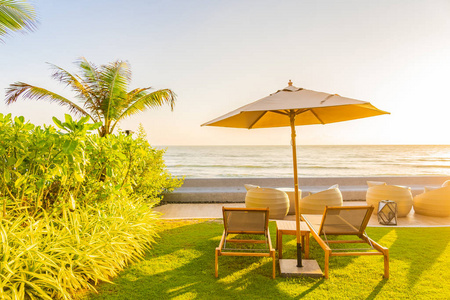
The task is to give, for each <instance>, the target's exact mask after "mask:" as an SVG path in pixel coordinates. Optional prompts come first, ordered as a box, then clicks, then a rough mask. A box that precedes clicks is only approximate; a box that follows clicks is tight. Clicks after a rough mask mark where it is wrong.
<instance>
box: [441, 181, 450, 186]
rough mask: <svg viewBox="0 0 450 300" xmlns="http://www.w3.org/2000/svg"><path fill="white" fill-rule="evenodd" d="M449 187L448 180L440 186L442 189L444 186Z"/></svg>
mask: <svg viewBox="0 0 450 300" xmlns="http://www.w3.org/2000/svg"><path fill="white" fill-rule="evenodd" d="M449 185H450V180H447V181H446V182H444V183H443V184H442V187H444V186H449Z"/></svg>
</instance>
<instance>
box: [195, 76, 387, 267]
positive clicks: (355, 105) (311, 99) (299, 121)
mask: <svg viewBox="0 0 450 300" xmlns="http://www.w3.org/2000/svg"><path fill="white" fill-rule="evenodd" d="M383 114H388V112H385V111H382V110H379V109H378V108H376V107H375V106H373V105H372V104H370V103H369V102H365V101H360V100H355V99H351V98H345V97H341V96H339V95H337V94H327V93H323V92H316V91H312V90H306V89H303V88H298V87H295V86H293V85H292V82H291V81H290V80H289V83H288V86H287V87H285V88H284V89H282V90H279V91H277V92H276V93H273V94H271V95H269V96H267V97H265V98H262V99H260V100H257V101H255V102H252V103H250V104H247V105H245V106H242V107H240V108H238V109H236V110H233V111H232V112H229V113H227V114H225V115H223V116H221V117H218V118H216V119H214V120H212V121H209V122H207V123H205V124H202V126H221V127H234V128H247V129H254V128H271V127H283V126H290V127H291V145H292V156H293V166H294V195H295V196H294V197H295V217H296V218H295V220H296V231H297V234H296V236H297V266H298V267H302V260H301V242H300V240H301V237H300V210H299V199H298V175H297V148H296V141H295V137H296V133H295V126H299V125H312V124H328V123H336V122H343V121H348V120H354V119H361V118H367V117H372V116H378V115H383Z"/></svg>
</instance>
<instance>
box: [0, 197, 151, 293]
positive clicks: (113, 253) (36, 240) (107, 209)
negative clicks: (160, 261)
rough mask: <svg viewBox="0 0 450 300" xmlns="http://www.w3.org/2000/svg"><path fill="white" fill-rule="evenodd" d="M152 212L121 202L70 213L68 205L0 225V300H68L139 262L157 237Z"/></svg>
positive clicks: (22, 215)
mask: <svg viewBox="0 0 450 300" xmlns="http://www.w3.org/2000/svg"><path fill="white" fill-rule="evenodd" d="M156 222H157V218H156V215H155V213H153V212H152V210H151V209H150V208H149V207H148V205H146V204H145V203H144V202H142V201H139V200H132V199H129V198H124V197H117V198H114V197H112V198H111V199H109V200H107V201H104V202H102V203H96V204H95V205H86V206H83V207H81V206H80V207H79V208H77V209H76V210H75V211H74V212H71V211H70V210H69V209H68V208H67V206H62V207H60V208H55V209H54V210H53V211H52V212H50V213H48V212H46V211H45V210H41V211H39V212H38V213H37V214H36V215H35V216H30V215H29V214H28V213H26V212H25V211H22V213H18V214H16V217H14V218H10V219H5V218H3V219H1V220H0V236H1V239H2V243H1V244H0V250H1V259H0V275H1V276H0V299H33V298H34V299H41V298H42V299H55V298H61V299H71V297H72V295H73V293H74V292H75V291H77V290H79V289H89V290H95V288H94V284H96V283H98V282H99V281H109V279H110V278H111V277H113V276H116V275H117V273H118V272H119V271H121V270H122V269H123V268H124V266H126V265H127V264H128V263H129V262H134V261H136V260H138V259H139V258H141V257H142V256H143V255H144V253H145V251H146V250H148V249H149V247H150V245H151V243H153V241H154V238H155V236H156V233H155V228H156V227H155V225H156V224H157V223H156Z"/></svg>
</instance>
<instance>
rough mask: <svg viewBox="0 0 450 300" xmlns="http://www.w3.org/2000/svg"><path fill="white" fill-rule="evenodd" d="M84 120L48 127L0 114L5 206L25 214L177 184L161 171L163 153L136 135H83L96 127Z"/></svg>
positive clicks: (151, 196) (154, 192)
mask: <svg viewBox="0 0 450 300" xmlns="http://www.w3.org/2000/svg"><path fill="white" fill-rule="evenodd" d="M87 121H88V117H84V118H82V119H80V120H79V121H74V120H72V118H71V117H70V116H69V115H66V119H65V122H62V121H59V120H57V119H56V118H54V122H55V124H56V125H57V126H58V127H59V129H61V130H62V131H57V130H56V129H55V128H54V127H52V126H44V128H41V127H39V126H37V127H36V126H34V125H33V124H30V123H28V122H25V120H24V118H23V117H16V118H14V120H13V119H12V118H11V116H10V115H6V116H5V115H2V114H0V158H1V159H0V172H1V176H0V177H1V179H0V180H1V186H0V192H1V196H2V198H3V199H2V200H3V215H5V214H6V212H7V210H8V209H7V208H8V207H9V208H17V207H25V208H27V209H29V210H31V211H36V210H38V208H40V207H43V208H50V207H52V206H54V205H55V204H58V205H59V204H61V203H67V204H70V206H71V208H72V209H74V206H75V202H79V203H92V202H95V201H100V200H103V201H104V200H107V199H108V198H110V197H113V196H116V195H124V196H125V195H129V196H134V197H144V198H145V199H147V201H150V202H154V203H157V202H158V201H159V198H158V196H159V195H160V194H161V193H162V192H164V191H166V190H168V191H170V190H172V189H173V188H175V187H178V186H180V185H181V180H178V179H174V178H172V177H171V176H170V174H169V173H168V172H167V171H166V170H165V165H164V161H163V158H162V154H163V152H162V151H160V150H155V149H152V148H151V147H150V145H149V144H148V141H147V140H146V139H145V136H144V135H143V133H141V134H140V135H139V136H138V137H137V138H136V139H133V138H132V137H131V136H125V135H123V134H119V135H109V136H107V137H105V138H100V137H99V136H98V135H91V134H89V133H88V132H89V131H90V130H94V129H96V128H97V127H98V126H99V124H98V123H97V124H87Z"/></svg>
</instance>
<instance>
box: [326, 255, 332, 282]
mask: <svg viewBox="0 0 450 300" xmlns="http://www.w3.org/2000/svg"><path fill="white" fill-rule="evenodd" d="M330 252H331V251H328V250H325V278H326V279H328V265H329V263H330V254H331V253H330Z"/></svg>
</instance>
